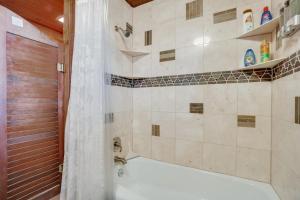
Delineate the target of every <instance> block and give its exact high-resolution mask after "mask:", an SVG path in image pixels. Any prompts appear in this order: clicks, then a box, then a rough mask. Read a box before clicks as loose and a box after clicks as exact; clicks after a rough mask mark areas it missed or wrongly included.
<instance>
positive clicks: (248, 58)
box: [244, 49, 256, 67]
mask: <svg viewBox="0 0 300 200" xmlns="http://www.w3.org/2000/svg"><path fill="white" fill-rule="evenodd" d="M244 64H245V67H248V66H251V65H255V64H256V57H255V54H254V51H253V49H248V50H247V51H246V54H245V58H244Z"/></svg>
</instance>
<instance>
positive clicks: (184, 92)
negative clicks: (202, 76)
mask: <svg viewBox="0 0 300 200" xmlns="http://www.w3.org/2000/svg"><path fill="white" fill-rule="evenodd" d="M203 90H204V86H200V85H197V86H181V87H176V112H180V113H189V112H190V103H202V102H203V100H204V96H203ZM204 112H205V105H204Z"/></svg>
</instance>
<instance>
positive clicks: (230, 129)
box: [204, 115, 237, 146]
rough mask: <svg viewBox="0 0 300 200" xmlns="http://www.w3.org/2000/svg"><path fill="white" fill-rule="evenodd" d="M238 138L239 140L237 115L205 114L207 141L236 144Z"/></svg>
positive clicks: (205, 137)
mask: <svg viewBox="0 0 300 200" xmlns="http://www.w3.org/2000/svg"><path fill="white" fill-rule="evenodd" d="M216 124H217V126H216ZM236 140H237V124H236V115H205V116H204V141H205V142H207V143H214V144H223V145H230V146H236Z"/></svg>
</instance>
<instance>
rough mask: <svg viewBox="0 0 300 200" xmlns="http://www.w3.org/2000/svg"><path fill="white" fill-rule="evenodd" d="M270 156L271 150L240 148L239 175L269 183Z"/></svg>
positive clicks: (238, 154)
mask: <svg viewBox="0 0 300 200" xmlns="http://www.w3.org/2000/svg"><path fill="white" fill-rule="evenodd" d="M270 157H271V152H270V151H266V150H255V149H248V148H238V151H237V176H240V177H244V178H249V179H254V180H258V181H263V182H267V183H269V182H270V164H271V163H270V161H271V158H270Z"/></svg>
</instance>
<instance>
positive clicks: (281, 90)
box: [271, 0, 300, 200]
mask: <svg viewBox="0 0 300 200" xmlns="http://www.w3.org/2000/svg"><path fill="white" fill-rule="evenodd" d="M283 2H284V1H283V0H273V1H272V10H273V13H274V14H275V16H276V15H277V16H278V10H279V9H280V7H281V6H282V3H283ZM275 42H276V41H274V43H275ZM273 46H274V48H275V46H276V45H273ZM299 47H300V32H297V33H296V34H295V35H293V36H292V37H291V38H287V39H284V40H283V41H282V47H281V48H280V49H278V50H276V52H275V53H276V54H277V55H278V56H288V55H290V54H291V53H293V52H295V51H297V50H299ZM299 86H300V73H299V72H297V73H294V74H292V75H289V76H286V77H284V78H281V79H278V80H275V81H273V82H272V173H271V177H272V178H271V183H272V186H273V187H274V189H275V190H276V192H277V193H278V195H279V196H280V198H281V199H282V200H298V199H300V190H299V188H300V147H299V144H298V143H299V141H300V125H299V124H296V123H295V117H296V116H295V114H296V110H295V108H296V105H295V98H296V97H299V96H300V89H299Z"/></svg>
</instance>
